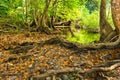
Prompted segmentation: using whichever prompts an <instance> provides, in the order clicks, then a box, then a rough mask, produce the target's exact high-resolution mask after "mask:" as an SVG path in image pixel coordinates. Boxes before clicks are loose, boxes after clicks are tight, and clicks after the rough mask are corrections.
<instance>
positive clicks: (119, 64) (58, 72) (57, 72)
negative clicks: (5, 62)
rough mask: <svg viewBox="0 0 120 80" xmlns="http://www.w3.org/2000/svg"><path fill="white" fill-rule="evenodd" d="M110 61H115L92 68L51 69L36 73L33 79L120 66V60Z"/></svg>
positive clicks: (105, 70)
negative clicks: (107, 65) (104, 65)
mask: <svg viewBox="0 0 120 80" xmlns="http://www.w3.org/2000/svg"><path fill="white" fill-rule="evenodd" d="M109 63H114V64H112V65H111V66H109V67H93V68H92V69H90V70H83V69H81V68H64V69H61V70H49V71H47V72H46V73H44V74H41V75H36V76H32V80H36V79H42V78H45V77H48V76H53V75H57V74H63V73H69V72H78V73H79V74H85V75H87V74H92V73H94V72H108V71H111V70H114V69H116V68H118V67H120V60H118V61H111V62H107V63H105V64H109Z"/></svg>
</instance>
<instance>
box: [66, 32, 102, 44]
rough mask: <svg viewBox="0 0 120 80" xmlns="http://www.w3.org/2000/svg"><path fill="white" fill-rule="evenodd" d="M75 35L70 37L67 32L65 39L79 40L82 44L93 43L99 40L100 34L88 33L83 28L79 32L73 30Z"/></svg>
mask: <svg viewBox="0 0 120 80" xmlns="http://www.w3.org/2000/svg"><path fill="white" fill-rule="evenodd" d="M74 34H75V37H71V35H70V33H68V36H67V40H68V41H72V42H79V43H82V44H90V43H94V41H99V38H100V34H98V33H97V34H94V33H89V32H87V31H85V30H81V31H80V32H79V33H77V32H75V33H74Z"/></svg>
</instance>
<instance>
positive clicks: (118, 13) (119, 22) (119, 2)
mask: <svg viewBox="0 0 120 80" xmlns="http://www.w3.org/2000/svg"><path fill="white" fill-rule="evenodd" d="M111 11H112V17H113V22H114V25H115V29H116V31H117V35H119V34H120V0H112V1H111Z"/></svg>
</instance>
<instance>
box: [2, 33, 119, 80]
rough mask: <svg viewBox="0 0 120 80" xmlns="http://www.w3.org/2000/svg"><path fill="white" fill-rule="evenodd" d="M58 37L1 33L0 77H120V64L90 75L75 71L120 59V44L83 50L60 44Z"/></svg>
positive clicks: (15, 79)
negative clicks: (114, 46)
mask: <svg viewBox="0 0 120 80" xmlns="http://www.w3.org/2000/svg"><path fill="white" fill-rule="evenodd" d="M57 37H61V36H60V35H59V34H49V35H47V34H42V33H38V32H22V33H17V34H15V33H1V34H0V80H27V79H28V78H31V80H37V78H38V80H45V79H46V80H107V79H108V78H109V80H120V67H117V68H115V69H113V70H109V71H106V72H98V73H99V74H97V73H96V74H90V75H85V74H83V73H81V72H80V73H79V71H75V69H81V71H82V70H84V71H89V70H90V69H92V68H93V67H95V66H100V64H103V63H105V62H109V61H113V60H114V61H118V62H119V63H120V47H118V48H114V49H98V50H85V51H83V52H80V51H79V50H77V49H74V47H72V46H70V47H65V46H61V42H59V41H58V42H57V39H56V38H57ZM54 39H56V40H54ZM52 40H53V42H49V41H52ZM54 41H55V42H54ZM110 65H111V64H109V65H107V66H110ZM105 67H106V66H105ZM72 69H74V70H72ZM57 71H58V72H57ZM37 75H40V76H37ZM98 75H99V76H100V77H104V78H105V77H106V79H100V77H99V76H98ZM35 76H36V77H35ZM41 76H43V77H45V78H42V77H41ZM50 76H52V79H50V78H51V77H50ZM96 76H97V77H96ZM32 77H34V78H32ZM39 77H40V78H39ZM28 80H30V79H28Z"/></svg>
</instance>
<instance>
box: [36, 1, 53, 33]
mask: <svg viewBox="0 0 120 80" xmlns="http://www.w3.org/2000/svg"><path fill="white" fill-rule="evenodd" d="M45 2H46V6H45V8H44V11H43V13H42V15H41V18H40V26H39V27H38V31H43V32H46V33H48V32H49V30H48V29H47V28H46V27H48V26H47V25H46V22H47V21H46V15H47V12H48V8H49V6H50V3H51V0H46V1H45Z"/></svg>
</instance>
